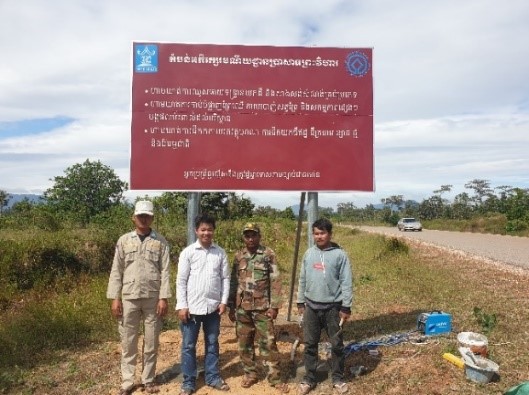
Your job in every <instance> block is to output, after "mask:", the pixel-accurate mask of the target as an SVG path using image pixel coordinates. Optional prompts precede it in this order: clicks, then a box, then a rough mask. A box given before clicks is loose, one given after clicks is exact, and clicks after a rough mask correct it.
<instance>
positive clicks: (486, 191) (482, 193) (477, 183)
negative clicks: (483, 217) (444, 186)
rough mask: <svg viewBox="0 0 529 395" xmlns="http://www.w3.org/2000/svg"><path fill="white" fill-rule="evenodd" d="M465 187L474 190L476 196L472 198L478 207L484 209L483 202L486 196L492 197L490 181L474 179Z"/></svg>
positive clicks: (480, 209)
mask: <svg viewBox="0 0 529 395" xmlns="http://www.w3.org/2000/svg"><path fill="white" fill-rule="evenodd" d="M465 188H468V189H472V190H473V191H474V196H473V197H472V198H471V200H472V202H474V204H475V206H476V209H478V210H479V211H482V208H483V202H484V201H485V198H486V197H490V195H491V194H492V192H493V190H492V189H491V187H490V182H489V181H488V180H481V179H474V180H472V181H469V182H467V183H466V184H465Z"/></svg>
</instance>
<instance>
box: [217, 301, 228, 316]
mask: <svg viewBox="0 0 529 395" xmlns="http://www.w3.org/2000/svg"><path fill="white" fill-rule="evenodd" d="M217 311H218V312H219V315H222V314H224V312H225V311H226V305H225V304H224V303H221V304H219V307H217Z"/></svg>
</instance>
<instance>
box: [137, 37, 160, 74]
mask: <svg viewBox="0 0 529 395" xmlns="http://www.w3.org/2000/svg"><path fill="white" fill-rule="evenodd" d="M134 71H135V72H136V73H156V72H158V46H157V45H152V44H151V45H149V44H147V45H136V50H135V51H134Z"/></svg>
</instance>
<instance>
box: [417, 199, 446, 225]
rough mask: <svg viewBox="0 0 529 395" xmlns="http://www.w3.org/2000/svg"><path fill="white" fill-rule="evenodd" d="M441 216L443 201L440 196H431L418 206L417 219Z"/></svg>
mask: <svg viewBox="0 0 529 395" xmlns="http://www.w3.org/2000/svg"><path fill="white" fill-rule="evenodd" d="M442 215H443V201H442V199H441V197H440V196H438V195H437V196H431V197H429V198H428V199H425V200H423V201H422V203H421V204H420V206H419V217H420V218H423V219H436V218H441V217H442Z"/></svg>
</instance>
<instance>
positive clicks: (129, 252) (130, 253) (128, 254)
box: [123, 243, 138, 266]
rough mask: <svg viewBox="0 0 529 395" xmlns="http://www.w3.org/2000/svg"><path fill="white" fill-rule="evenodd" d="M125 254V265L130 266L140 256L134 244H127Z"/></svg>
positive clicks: (124, 248) (124, 249)
mask: <svg viewBox="0 0 529 395" xmlns="http://www.w3.org/2000/svg"><path fill="white" fill-rule="evenodd" d="M123 252H124V254H125V264H126V265H127V266H128V265H130V264H132V263H133V262H134V261H135V260H136V257H137V256H138V247H137V246H136V245H135V244H132V243H129V244H125V246H124V247H123Z"/></svg>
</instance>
